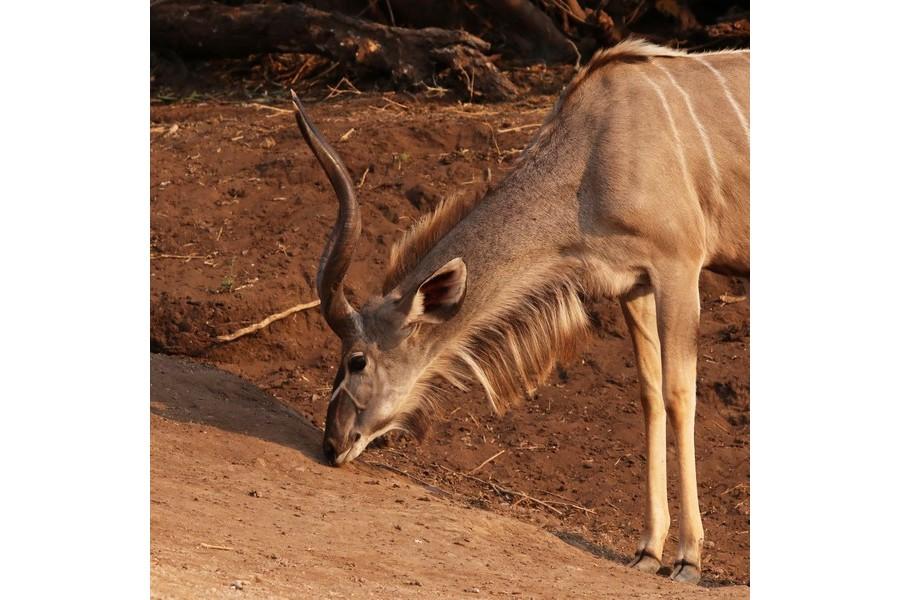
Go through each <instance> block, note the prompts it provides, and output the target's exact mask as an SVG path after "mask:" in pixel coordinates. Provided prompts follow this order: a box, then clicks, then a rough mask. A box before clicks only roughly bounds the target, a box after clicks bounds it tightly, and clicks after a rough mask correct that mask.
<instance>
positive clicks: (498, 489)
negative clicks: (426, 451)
mask: <svg viewBox="0 0 900 600" xmlns="http://www.w3.org/2000/svg"><path fill="white" fill-rule="evenodd" d="M434 465H435V466H436V467H438V468H440V469H443V470H445V471H447V472H448V473H452V474H454V475H458V476H459V477H465V478H466V479H471V480H472V481H477V482H478V483H480V484H481V485H486V486H488V487H489V488H491V489H492V490H494V493H496V494H497V495H498V496H515V497H518V498H520V499H521V500H520V501H522V500H524V501H527V502H531V503H532V504H537V505H538V506H542V507H544V508H546V509H547V510H549V511H551V512H553V513H556V514H557V515H559V516H563V513H562V511H561V510H559V509H558V508H556V507H554V506H551V505H550V504H548V503H547V502H544V501H543V500H538V499H537V498H535V497H533V496H529V495H528V494H526V493H525V492H519V491H516V490H511V489H509V488H505V487H503V486H502V485H498V484H496V483H494V482H493V481H485V480H484V479H481V478H480V477H475V476H474V475H469V474H468V473H460V472H458V471H454V470H453V469H450V468H447V467H445V466H444V465H439V464H437V463H434ZM517 503H518V502H517Z"/></svg>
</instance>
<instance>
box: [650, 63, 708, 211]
mask: <svg viewBox="0 0 900 600" xmlns="http://www.w3.org/2000/svg"><path fill="white" fill-rule="evenodd" d="M638 73H640V74H641V77H643V78H644V79H645V80H646V81H647V83H649V84H650V86H651V87H652V88H653V89H654V91H656V95H657V96H659V101H660V102H661V103H662V106H663V109H664V110H665V111H666V117H667V118H668V120H669V129H671V130H672V136H673V137H674V138H675V150H676V154H678V162H679V163H680V164H681V175H682V177H683V178H684V185H685V187H686V188H687V191H688V193H692V194H693V195H694V197H696V196H697V191H696V190H695V189H694V186H693V184H692V183H691V180H690V177H688V169H687V161H686V160H685V158H684V144H683V143H682V142H681V135H679V133H678V128H677V127H676V126H675V118H674V117H673V116H672V109H671V108H670V107H669V102H668V100H666V95H665V94H663V91H662V89H661V88H660V87H659V86H658V85H656V82H655V81H653V80H652V79H650V77H648V76H647V74H646V73H644V71H643V70H638Z"/></svg>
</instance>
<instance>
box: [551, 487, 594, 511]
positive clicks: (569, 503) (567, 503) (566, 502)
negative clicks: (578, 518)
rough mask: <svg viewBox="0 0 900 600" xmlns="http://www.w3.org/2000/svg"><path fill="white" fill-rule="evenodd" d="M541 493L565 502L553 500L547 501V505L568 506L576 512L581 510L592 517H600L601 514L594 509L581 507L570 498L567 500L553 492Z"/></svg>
mask: <svg viewBox="0 0 900 600" xmlns="http://www.w3.org/2000/svg"><path fill="white" fill-rule="evenodd" d="M541 493H542V494H547V495H548V496H555V497H556V498H559V499H560V500H564V502H554V501H553V500H546V502H547V504H556V505H558V506H567V507H569V508H574V509H576V510H580V511H582V512H585V513H589V514H592V515H595V516H598V517H599V516H600V515H599V514H597V512H596V511H595V510H594V509H592V508H588V507H586V506H581V505H580V504H578V503H577V502H575V501H574V500H571V499H570V498H566V497H565V496H560V495H559V494H554V493H553V492H548V491H546V490H541Z"/></svg>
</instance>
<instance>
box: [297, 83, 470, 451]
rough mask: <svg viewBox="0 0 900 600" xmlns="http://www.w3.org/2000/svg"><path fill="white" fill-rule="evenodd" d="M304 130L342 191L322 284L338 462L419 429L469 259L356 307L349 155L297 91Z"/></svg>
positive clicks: (330, 426) (328, 429)
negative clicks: (334, 338)
mask: <svg viewBox="0 0 900 600" xmlns="http://www.w3.org/2000/svg"><path fill="white" fill-rule="evenodd" d="M291 95H292V98H293V103H294V109H295V117H296V119H297V125H298V126H299V127H300V132H301V133H302V134H303V137H304V139H305V140H306V143H307V144H308V145H309V147H310V149H311V150H312V151H313V154H315V156H316V159H318V161H319V164H321V165H322V168H323V169H324V170H325V173H326V174H327V176H328V179H329V181H330V182H331V185H332V187H333V188H334V191H335V194H336V195H337V198H338V203H339V210H338V218H337V222H336V223H335V225H334V228H333V229H332V231H331V235H330V237H329V239H328V242H327V243H326V244H325V250H324V251H323V253H322V257H321V259H320V261H319V271H318V275H317V277H316V288H317V291H318V294H319V299H320V300H321V303H322V304H321V310H322V316H323V317H324V318H325V321H326V322H327V323H328V326H329V327H331V329H332V330H333V331H334V332H335V333H336V334H337V335H338V337H339V338H340V339H341V359H340V363H339V365H338V369H337V374H336V376H335V379H334V384H333V387H332V393H331V399H330V401H329V403H328V413H327V416H326V420H325V438H324V440H323V444H322V448H323V451H324V454H325V459H326V460H327V461H328V462H329V463H330V464H332V465H334V466H340V465H342V464H344V463H347V462H350V461H351V460H353V459H354V458H356V457H357V456H359V455H360V454H361V453H362V451H363V450H365V448H366V446H367V445H368V444H369V442H371V441H372V440H374V439H375V438H377V437H379V436H381V435H383V434H385V433H387V432H388V431H391V430H393V429H403V430H407V431H410V432H412V433H414V434H416V433H421V425H420V424H419V422H420V419H419V414H418V410H419V409H420V407H419V406H418V403H419V402H420V400H419V394H416V393H415V389H414V388H415V386H416V384H417V382H418V381H419V380H420V378H421V376H422V374H423V373H424V372H425V371H426V370H427V369H428V367H429V365H430V363H431V362H432V360H433V358H434V355H435V353H436V351H437V350H438V348H437V347H436V344H435V343H434V340H433V338H432V336H429V335H428V334H429V331H430V330H432V329H433V328H434V327H435V326H439V325H440V324H442V323H445V322H446V321H448V320H450V319H451V318H452V317H453V316H454V315H456V313H457V312H458V310H459V308H460V306H461V305H462V302H463V300H464V298H465V295H466V265H465V263H464V262H463V260H462V259H461V258H459V257H457V258H454V259H452V260H450V261H448V262H447V263H446V264H444V265H443V266H441V267H440V268H438V269H437V270H435V271H434V272H433V273H431V274H430V275H429V276H427V277H425V278H424V279H423V280H422V281H418V282H413V283H412V284H407V285H404V284H399V285H398V286H397V287H396V288H395V289H393V290H391V291H388V292H387V293H386V294H385V295H383V296H376V297H372V298H370V299H369V300H368V301H367V302H366V303H365V305H364V306H363V307H362V308H360V309H356V308H354V307H353V306H352V305H351V304H350V302H349V301H348V300H347V298H346V296H345V294H344V277H345V275H346V274H347V269H348V267H349V266H350V261H351V259H352V258H353V252H354V249H355V248H356V244H357V241H358V240H359V235H360V230H361V223H360V212H359V203H358V202H357V200H356V194H355V193H354V186H353V183H352V181H351V179H350V176H349V174H348V173H347V168H346V167H345V166H344V163H343V161H342V160H341V158H340V156H338V154H337V152H336V151H335V150H334V148H332V147H331V145H330V144H329V143H328V142H327V141H326V140H325V139H324V138H323V137H322V135H321V134H320V133H319V131H318V130H317V129H316V127H315V126H314V125H313V124H312V123H311V122H310V121H309V119H308V118H307V116H306V113H305V112H304V110H303V107H302V105H301V104H300V100H299V98H297V95H296V94H294V93H293V91H292V92H291Z"/></svg>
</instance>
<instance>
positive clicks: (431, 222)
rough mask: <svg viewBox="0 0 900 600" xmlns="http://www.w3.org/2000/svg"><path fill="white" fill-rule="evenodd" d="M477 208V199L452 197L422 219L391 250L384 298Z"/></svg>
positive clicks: (384, 286) (383, 287) (383, 289)
mask: <svg viewBox="0 0 900 600" xmlns="http://www.w3.org/2000/svg"><path fill="white" fill-rule="evenodd" d="M477 204H478V200H477V199H476V198H470V199H466V198H465V197H463V196H461V195H459V196H453V197H450V198H447V199H445V200H442V201H441V202H440V204H438V206H437V208H435V209H434V210H433V211H432V212H430V213H428V214H427V215H424V216H422V217H419V219H418V220H417V221H416V222H415V223H413V225H412V226H411V227H410V228H409V229H407V230H406V232H405V233H404V234H403V237H401V238H400V239H399V240H397V242H396V243H395V244H394V245H393V246H392V247H391V253H390V256H389V258H388V268H387V274H386V275H385V277H384V284H383V285H382V294H387V293H388V292H390V291H391V290H392V289H394V287H396V286H397V285H398V284H399V283H400V281H401V280H402V279H403V277H404V276H405V275H406V274H407V273H408V272H409V271H410V269H412V268H413V267H415V266H416V264H417V263H418V262H419V260H420V259H421V258H422V257H423V256H425V254H427V253H428V251H429V250H431V248H433V247H434V245H435V244H436V243H437V242H438V241H440V239H441V238H443V237H444V236H445V235H447V234H448V233H450V230H451V229H453V228H454V227H456V225H457V224H458V223H459V222H460V221H462V220H463V219H464V218H465V217H466V215H468V214H469V213H470V212H472V209H473V208H475V206H476V205H477Z"/></svg>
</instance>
